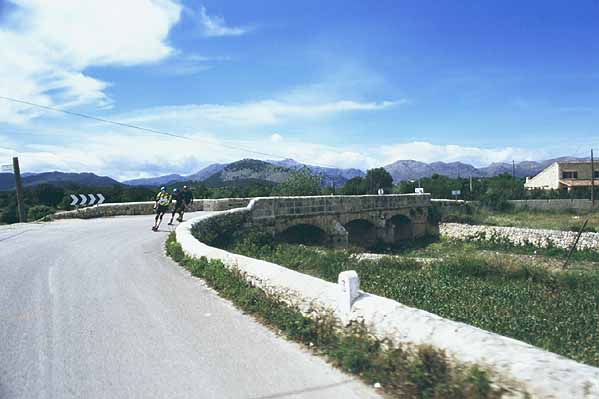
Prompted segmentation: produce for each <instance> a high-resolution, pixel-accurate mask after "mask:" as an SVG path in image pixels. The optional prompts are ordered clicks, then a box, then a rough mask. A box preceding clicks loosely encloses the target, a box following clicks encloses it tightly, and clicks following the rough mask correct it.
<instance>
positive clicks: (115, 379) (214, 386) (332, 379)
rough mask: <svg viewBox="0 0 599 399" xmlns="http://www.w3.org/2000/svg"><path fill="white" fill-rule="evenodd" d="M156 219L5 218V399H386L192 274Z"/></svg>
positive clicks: (0, 332)
mask: <svg viewBox="0 0 599 399" xmlns="http://www.w3.org/2000/svg"><path fill="white" fill-rule="evenodd" d="M191 216H192V215H188V217H191ZM151 223H152V217H150V216H131V217H117V218H107V219H94V220H85V221H84V220H65V221H58V222H53V223H45V224H20V225H13V226H0V398H1V399H12V398H27V399H33V398H60V399H62V398H87V399H93V398H107V399H109V398H110V399H113V398H144V399H148V398H169V399H170V398H219V399H223V398H254V399H258V398H263V399H267V398H344V399H350V398H356V399H357V398H378V396H377V395H376V393H375V392H373V390H371V389H370V388H369V387H366V386H364V385H363V384H361V383H360V382H357V381H355V380H354V379H352V378H350V377H348V376H347V375H345V374H343V373H341V372H339V371H337V370H335V369H333V368H331V367H330V366H328V365H327V364H326V363H325V362H324V361H323V360H322V359H320V358H318V357H314V356H312V355H310V354H309V353H307V352H306V351H304V350H303V349H302V348H301V347H300V346H298V345H296V344H294V343H291V342H288V341H286V340H284V339H282V338H280V337H277V336H276V335H275V334H274V333H273V332H271V331H270V330H268V329H267V328H265V327H263V326H262V325H260V324H258V323H257V322H255V321H254V320H253V319H252V318H250V317H248V316H246V315H243V314H242V313H241V312H240V311H238V310H237V309H235V308H234V307H232V306H231V305H230V304H229V303H228V302H227V301H225V300H223V299H221V298H219V297H218V296H217V295H216V293H215V292H214V291H212V290H211V289H209V288H207V287H206V286H205V285H204V284H203V283H202V281H201V280H199V279H196V278H193V277H191V276H189V274H188V273H186V272H185V271H184V270H183V269H181V268H180V267H179V266H178V265H177V264H175V263H174V262H173V261H171V260H170V259H169V258H167V257H166V256H165V255H164V240H165V239H166V235H167V232H168V230H167V229H165V227H166V226H163V227H162V231H160V232H158V233H153V232H152V231H150V227H151Z"/></svg>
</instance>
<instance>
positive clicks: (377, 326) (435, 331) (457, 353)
mask: <svg viewBox="0 0 599 399" xmlns="http://www.w3.org/2000/svg"><path fill="white" fill-rule="evenodd" d="M254 203H255V202H254V201H252V202H251V203H250V204H249V205H248V206H247V207H246V208H241V209H234V210H229V211H225V212H220V213H214V214H207V215H202V216H200V217H197V218H194V219H192V220H190V221H188V222H185V223H182V224H180V225H179V226H178V227H177V229H176V238H177V241H178V242H179V243H180V244H181V246H182V248H183V251H184V252H185V254H186V255H188V256H191V257H196V258H197V257H202V256H205V257H206V258H208V259H218V260H221V261H222V262H223V263H224V264H225V265H226V266H227V267H229V268H232V269H237V270H239V271H241V272H242V273H243V274H244V276H245V277H246V278H247V279H248V280H249V281H251V282H252V283H253V284H255V286H257V287H259V288H260V289H262V290H263V291H264V292H266V293H267V294H269V295H273V296H276V297H277V298H279V299H282V300H284V301H285V302H287V303H288V304H290V305H292V306H294V307H296V308H297V309H298V310H300V311H301V312H302V313H303V314H305V315H307V316H313V315H314V312H315V310H316V311H318V310H320V309H322V310H327V311H330V312H332V313H333V315H334V316H335V317H337V318H338V319H339V320H341V321H347V320H357V321H364V322H365V324H366V325H367V326H368V327H369V328H370V330H371V332H372V333H373V334H375V335H376V336H378V337H379V338H387V339H390V340H391V341H392V342H394V343H396V344H408V345H431V346H433V347H435V348H438V349H442V350H445V351H446V352H447V353H448V354H449V355H451V356H452V357H454V358H455V359H456V360H457V361H459V362H463V363H476V364H479V365H481V366H483V367H485V368H488V369H490V370H491V371H492V372H493V373H494V378H495V381H497V382H498V383H500V384H501V385H504V386H509V387H510V388H511V389H515V390H520V392H521V391H522V390H525V391H527V392H528V393H529V394H531V395H532V397H533V398H555V399H557V398H570V399H578V398H581V399H591V398H594V399H596V398H599V369H598V368H594V367H590V366H587V365H584V364H580V363H577V362H575V361H573V360H570V359H567V358H565V357H563V356H559V355H556V354H554V353H550V352H546V351H543V350H541V349H539V348H536V347H534V346H531V345H528V344H526V343H524V342H520V341H517V340H514V339H510V338H506V337H503V336H500V335H497V334H494V333H491V332H488V331H484V330H481V329H479V328H476V327H472V326H470V325H467V324H463V323H458V322H455V321H452V320H447V319H444V318H442V317H439V316H437V315H435V314H432V313H429V312H426V311H423V310H419V309H414V308H410V307H408V306H404V305H402V304H401V303H399V302H396V301H393V300H390V299H387V298H383V297H379V296H376V295H372V294H368V293H366V292H361V293H360V296H359V297H358V299H357V300H355V302H354V303H353V305H352V306H351V308H350V311H349V314H348V312H347V309H345V310H344V306H343V295H344V294H343V290H342V289H341V287H340V286H339V285H338V284H334V283H329V282H327V281H324V280H321V279H318V278H315V277H312V276H308V275H305V274H302V273H298V272H295V271H293V270H289V269H287V268H284V267H282V266H280V265H277V264H274V263H270V262H265V261H262V260H258V259H253V258H249V257H246V256H242V255H237V254H232V253H230V252H227V251H224V250H221V249H218V248H213V247H210V246H208V245H206V244H204V243H202V242H200V241H198V240H197V239H196V238H195V237H194V236H193V235H192V229H195V230H196V233H197V231H198V230H201V229H198V227H200V226H201V225H202V224H204V223H208V224H210V225H211V226H221V225H222V226H229V227H230V226H231V224H235V223H243V220H246V218H248V217H249V212H251V209H252V206H253V204H254ZM198 225H200V226H198ZM194 226H195V227H194Z"/></svg>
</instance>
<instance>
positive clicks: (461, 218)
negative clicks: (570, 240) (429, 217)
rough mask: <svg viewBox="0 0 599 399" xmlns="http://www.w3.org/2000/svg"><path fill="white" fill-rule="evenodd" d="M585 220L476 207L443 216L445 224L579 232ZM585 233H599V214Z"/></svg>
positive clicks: (563, 214)
mask: <svg viewBox="0 0 599 399" xmlns="http://www.w3.org/2000/svg"><path fill="white" fill-rule="evenodd" d="M585 218H586V215H583V214H576V213H574V212H570V211H539V210H527V209H520V210H511V211H501V212H499V211H492V210H488V209H485V208H479V207H475V208H473V209H472V210H470V211H464V212H451V213H449V214H447V215H445V216H443V219H442V220H443V222H455V223H466V224H483V225H489V226H506V227H522V228H531V229H548V230H564V231H578V230H579V229H580V227H582V224H583V223H584V220H585ZM584 231H587V232H598V231H599V212H593V213H591V218H590V219H589V222H588V224H587V226H586V228H585V230H584Z"/></svg>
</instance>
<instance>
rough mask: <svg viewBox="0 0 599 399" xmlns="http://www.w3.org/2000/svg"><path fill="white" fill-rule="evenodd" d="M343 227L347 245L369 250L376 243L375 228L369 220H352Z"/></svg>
mask: <svg viewBox="0 0 599 399" xmlns="http://www.w3.org/2000/svg"><path fill="white" fill-rule="evenodd" d="M343 227H345V230H347V234H348V237H347V238H348V243H349V244H352V245H356V246H359V247H363V248H369V247H372V246H373V245H375V244H376V243H377V240H378V234H377V228H376V226H375V224H374V223H372V222H371V221H370V220H367V219H353V220H350V221H349V222H347V223H346V224H345V225H344V226H343Z"/></svg>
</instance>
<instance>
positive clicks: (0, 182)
mask: <svg viewBox="0 0 599 399" xmlns="http://www.w3.org/2000/svg"><path fill="white" fill-rule="evenodd" d="M45 183H47V184H54V185H57V186H66V185H69V184H77V185H81V186H94V187H110V186H122V185H123V184H122V183H119V182H118V181H116V180H114V179H112V178H110V177H108V176H98V175H96V174H94V173H88V172H84V173H64V172H56V171H55V172H44V173H23V174H22V175H21V184H22V185H23V187H33V186H37V185H40V184H45ZM14 187H15V178H14V175H13V174H12V173H0V191H2V190H12V189H14Z"/></svg>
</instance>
